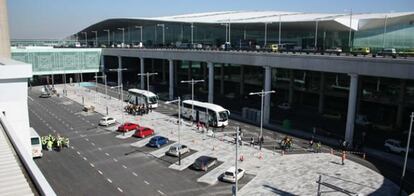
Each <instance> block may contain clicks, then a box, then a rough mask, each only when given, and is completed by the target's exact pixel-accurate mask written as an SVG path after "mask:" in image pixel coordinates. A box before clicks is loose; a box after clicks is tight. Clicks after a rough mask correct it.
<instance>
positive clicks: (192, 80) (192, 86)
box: [181, 79, 204, 120]
mask: <svg viewBox="0 0 414 196" xmlns="http://www.w3.org/2000/svg"><path fill="white" fill-rule="evenodd" d="M199 82H204V80H194V79H191V80H183V81H181V83H189V84H191V115H190V116H191V118H193V111H194V103H193V102H194V84H196V83H199ZM192 120H193V119H192Z"/></svg>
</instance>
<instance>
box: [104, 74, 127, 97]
mask: <svg viewBox="0 0 414 196" xmlns="http://www.w3.org/2000/svg"><path fill="white" fill-rule="evenodd" d="M125 70H128V69H127V68H117V69H109V70H108V71H116V72H118V77H119V75H121V74H122V71H125ZM120 72H121V73H120ZM121 78H122V77H121ZM121 84H122V81H121V82H119V80H118V86H122V85H121ZM122 91H123V89H121V90H120V91H119V92H120V93H121V95H122V94H123V92H122ZM119 92H118V99H119V97H120V96H119Z"/></svg>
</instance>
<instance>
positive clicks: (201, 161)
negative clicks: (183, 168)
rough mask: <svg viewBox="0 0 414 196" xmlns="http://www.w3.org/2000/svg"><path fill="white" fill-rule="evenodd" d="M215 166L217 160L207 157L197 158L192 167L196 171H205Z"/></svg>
mask: <svg viewBox="0 0 414 196" xmlns="http://www.w3.org/2000/svg"><path fill="white" fill-rule="evenodd" d="M216 164H217V158H214V157H209V156H201V157H198V158H197V159H196V160H195V161H194V163H193V165H192V167H193V168H194V169H197V170H203V171H207V170H208V168H210V167H212V166H214V165H216Z"/></svg>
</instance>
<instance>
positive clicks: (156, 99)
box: [148, 96, 158, 104]
mask: <svg viewBox="0 0 414 196" xmlns="http://www.w3.org/2000/svg"><path fill="white" fill-rule="evenodd" d="M157 102H158V98H157V97H156V96H153V97H148V103H150V104H156V103H157Z"/></svg>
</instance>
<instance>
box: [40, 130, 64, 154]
mask: <svg viewBox="0 0 414 196" xmlns="http://www.w3.org/2000/svg"><path fill="white" fill-rule="evenodd" d="M41 139H42V147H43V149H46V150H48V151H52V150H53V149H56V150H57V151H60V150H61V149H62V148H63V147H69V138H65V137H61V136H60V135H59V134H58V135H57V136H56V137H55V136H53V135H51V134H49V135H47V136H42V138H41Z"/></svg>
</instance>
